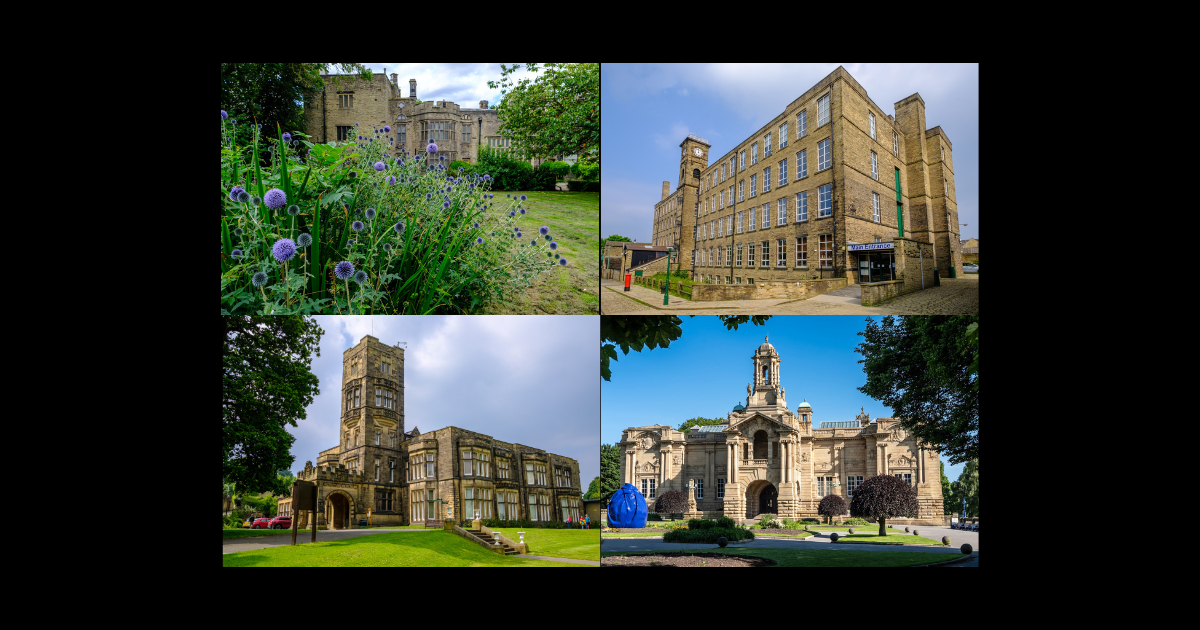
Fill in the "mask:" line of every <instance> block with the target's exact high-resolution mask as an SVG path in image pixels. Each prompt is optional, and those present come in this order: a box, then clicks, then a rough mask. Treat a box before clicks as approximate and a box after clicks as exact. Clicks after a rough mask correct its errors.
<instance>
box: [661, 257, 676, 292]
mask: <svg viewBox="0 0 1200 630" xmlns="http://www.w3.org/2000/svg"><path fill="white" fill-rule="evenodd" d="M674 257H675V248H674V247H668V248H667V283H666V285H664V286H663V306H666V305H667V300H668V299H670V297H671V259H672V258H674Z"/></svg>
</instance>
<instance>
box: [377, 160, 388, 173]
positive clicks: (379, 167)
mask: <svg viewBox="0 0 1200 630" xmlns="http://www.w3.org/2000/svg"><path fill="white" fill-rule="evenodd" d="M384 168H386V165H385V164H384V163H383V162H376V163H375V170H377V171H382V170H383V169H384Z"/></svg>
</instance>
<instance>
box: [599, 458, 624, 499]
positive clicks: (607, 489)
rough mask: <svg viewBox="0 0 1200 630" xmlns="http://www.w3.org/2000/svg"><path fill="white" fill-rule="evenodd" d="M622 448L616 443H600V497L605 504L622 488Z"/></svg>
mask: <svg viewBox="0 0 1200 630" xmlns="http://www.w3.org/2000/svg"><path fill="white" fill-rule="evenodd" d="M621 485H622V484H621V448H620V447H618V446H617V445H615V444H601V445H600V498H601V499H603V500H604V503H605V505H607V504H608V500H609V499H611V498H612V495H613V494H614V493H616V491H617V490H620V489H621Z"/></svg>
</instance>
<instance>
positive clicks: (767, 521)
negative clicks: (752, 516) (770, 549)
mask: <svg viewBox="0 0 1200 630" xmlns="http://www.w3.org/2000/svg"><path fill="white" fill-rule="evenodd" d="M779 526H780V523H779V521H778V520H776V516H775V515H774V514H762V515H760V518H759V519H758V528H759V529H776V528H778V527H779Z"/></svg>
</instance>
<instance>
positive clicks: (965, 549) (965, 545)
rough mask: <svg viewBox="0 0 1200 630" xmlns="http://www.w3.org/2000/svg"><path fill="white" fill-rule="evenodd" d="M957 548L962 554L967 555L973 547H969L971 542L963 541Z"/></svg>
mask: <svg viewBox="0 0 1200 630" xmlns="http://www.w3.org/2000/svg"><path fill="white" fill-rule="evenodd" d="M959 550H960V551H962V552H963V555H967V556H969V555H971V551H973V548H972V547H971V543H963V546H962V547H959Z"/></svg>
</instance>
